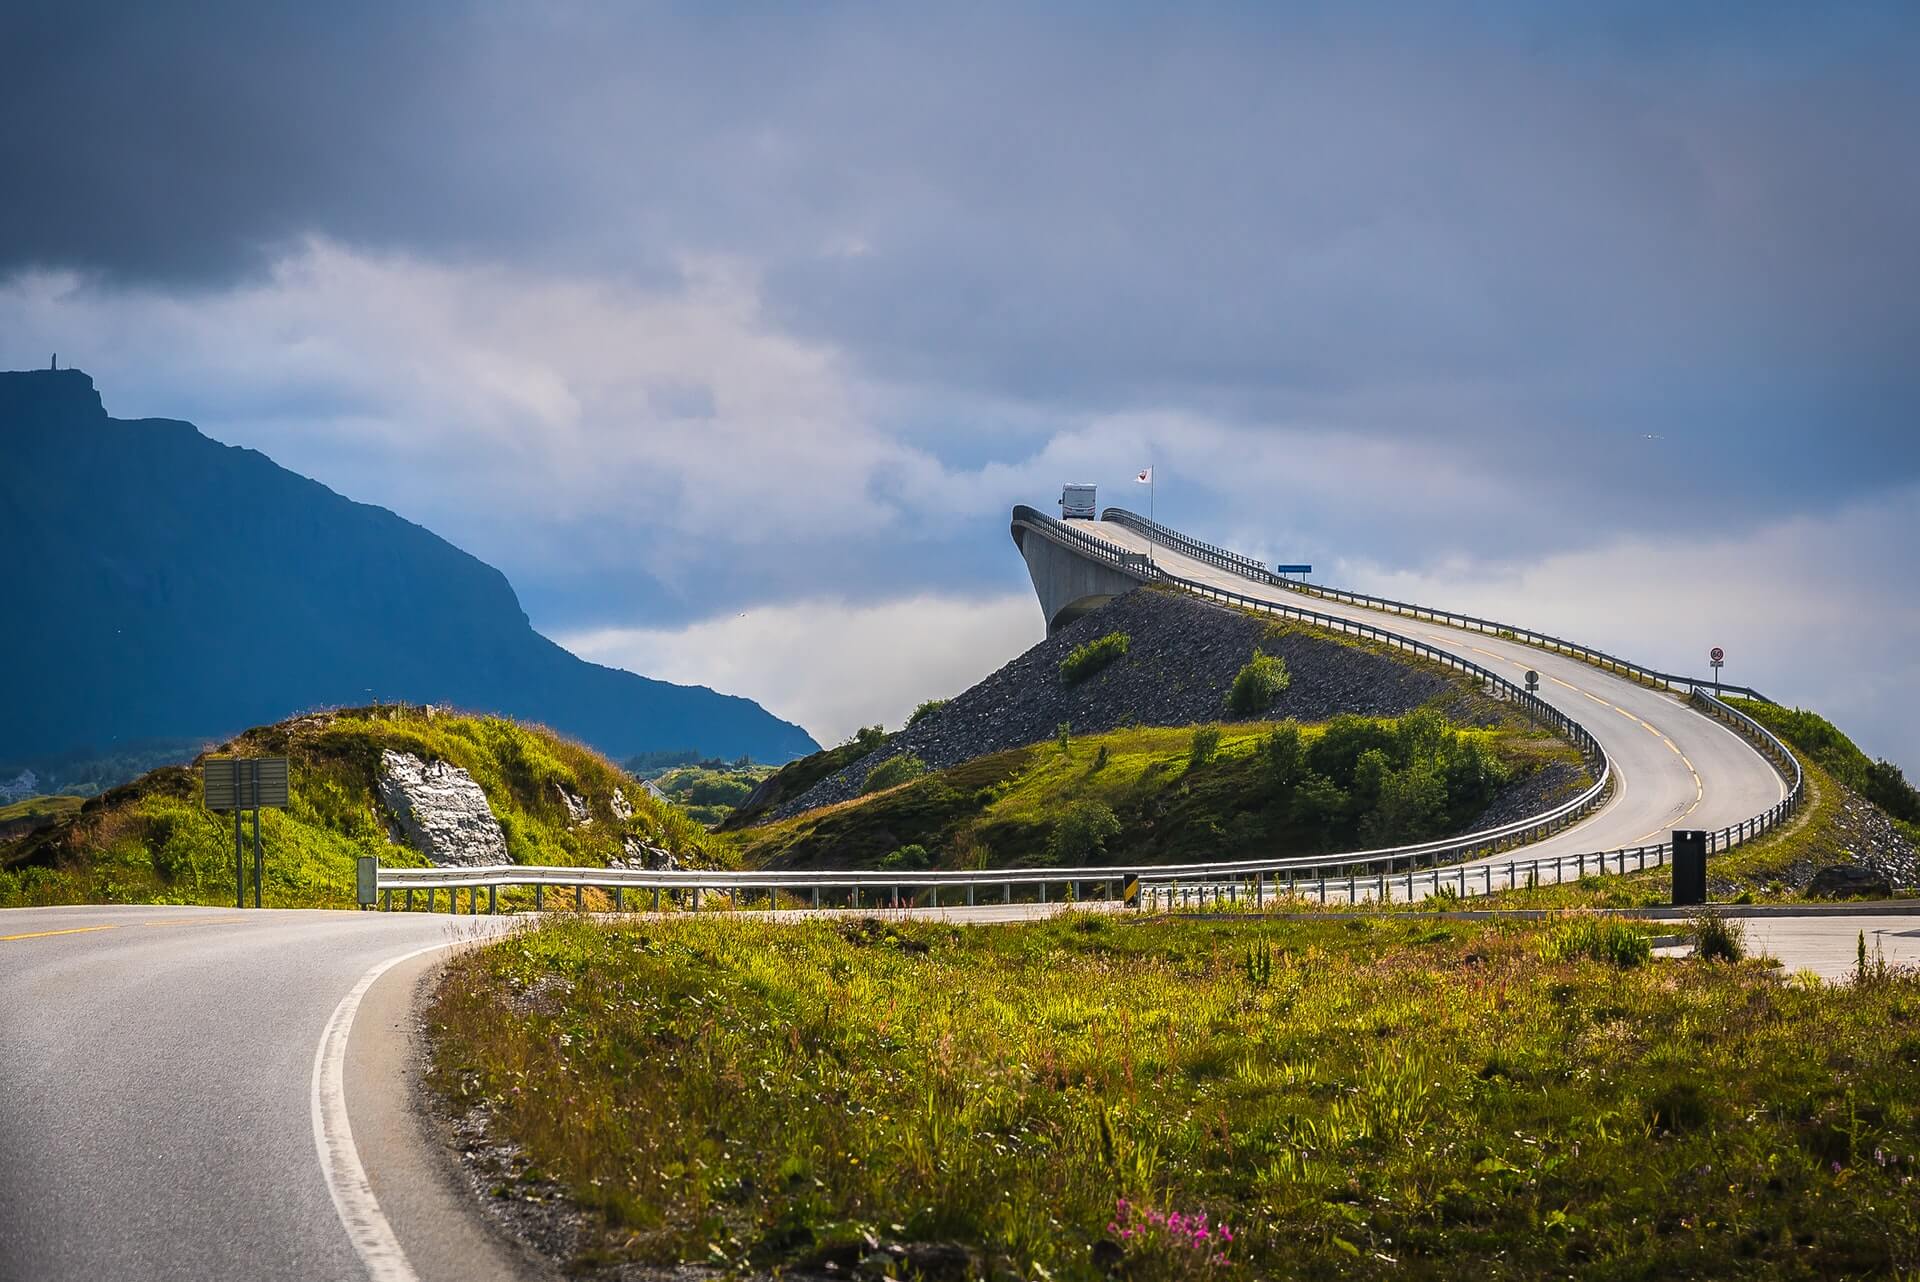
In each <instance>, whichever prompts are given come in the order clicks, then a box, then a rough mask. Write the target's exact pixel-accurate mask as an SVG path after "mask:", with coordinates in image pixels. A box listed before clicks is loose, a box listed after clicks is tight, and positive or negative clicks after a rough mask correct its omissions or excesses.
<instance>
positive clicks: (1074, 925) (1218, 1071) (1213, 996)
mask: <svg viewBox="0 0 1920 1282" xmlns="http://www.w3.org/2000/svg"><path fill="white" fill-rule="evenodd" d="M1646 929H1648V928H1646V927H1641V926H1638V925H1631V924H1627V923H1617V922H1615V923H1606V924H1589V923H1585V922H1583V921H1581V920H1579V919H1575V920H1573V921H1547V922H1537V923H1531V924H1522V923H1466V922H1446V923H1434V922H1431V921H1427V922H1419V921H1410V920H1407V919H1404V918H1398V917H1392V916H1374V917H1368V918H1358V919H1351V920H1345V921H1338V922H1335V921H1324V922H1286V923H1274V922H1260V921H1250V922H1236V923H1219V922H1193V921H1187V922H1181V921H1173V920H1169V919H1166V918H1151V919H1137V918H1127V917H1109V916H1104V915H1072V914H1070V915H1068V916H1066V917H1063V918H1059V919H1056V920H1053V921H1050V922H1045V923H1031V924H1022V925H1017V926H1002V927H971V928H960V927H953V926H947V925H936V924H929V923H920V924H916V923H908V922H899V921H888V922H882V921H878V920H873V919H866V920H861V919H855V918H847V919H841V920H836V921H812V922H799V923H780V924H770V923H764V922H756V921H746V920H740V919H737V918H736V919H731V920H724V921H722V920H712V919H688V918H674V919H671V920H667V921H658V922H627V923H619V924H596V923H593V922H588V921H577V920H572V921H564V922H554V923H551V924H546V925H543V926H541V927H539V928H538V929H533V930H529V931H526V932H523V933H521V934H519V935H517V936H515V937H513V938H510V939H508V940H506V941H503V942H501V943H497V944H493V945H489V946H487V947H485V948H481V949H476V950H474V951H471V952H467V953H464V954H462V955H460V956H459V957H457V958H456V959H455V960H454V961H453V962H452V963H451V965H450V968H449V971H448V974H447V977H446V980H445V981H444V982H443V983H442V985H441V986H440V988H439V990H438V996H437V998H436V1000H435V1002H434V1004H433V1006H432V1009H431V1015H430V1027H431V1032H432V1038H433V1045H434V1050H433V1069H432V1081H433V1083H434V1085H435V1086H436V1087H437V1089H438V1090H439V1091H440V1092H442V1093H443V1095H444V1097H445V1098H446V1099H447V1100H448V1101H449V1103H450V1104H451V1105H452V1106H453V1107H454V1108H455V1109H456V1110H466V1109H474V1110H477V1113H476V1114H475V1115H476V1116H480V1117H484V1118H485V1119H486V1124H487V1126H488V1129H489V1133H490V1134H491V1136H492V1138H493V1139H494V1140H496V1141H499V1142H501V1143H502V1144H503V1145H504V1146H505V1147H504V1148H491V1147H490V1148H489V1149H488V1151H489V1152H491V1153H494V1154H496V1155H497V1154H499V1153H502V1152H507V1153H510V1154H513V1155H514V1156H512V1157H510V1158H508V1159H506V1160H504V1161H501V1162H500V1164H499V1165H497V1166H496V1167H495V1168H493V1169H492V1170H490V1171H488V1172H486V1173H485V1174H484V1179H485V1180H486V1181H487V1182H488V1183H489V1184H490V1186H491V1188H492V1192H493V1196H494V1197H495V1198H497V1199H500V1200H503V1201H523V1202H525V1203H526V1205H527V1206H528V1208H529V1212H530V1213H533V1214H538V1213H539V1209H540V1206H541V1205H549V1206H550V1205H551V1204H552V1201H553V1199H554V1198H555V1196H556V1194H558V1195H560V1197H561V1198H562V1200H563V1202H566V1203H571V1204H572V1205H574V1206H577V1207H579V1208H580V1209H581V1211H582V1212H583V1215H584V1220H583V1222H582V1223H583V1227H582V1229H581V1236H580V1237H579V1238H578V1240H577V1241H576V1243H575V1246H574V1247H573V1249H572V1257H571V1258H570V1259H569V1260H567V1261H564V1263H566V1264H568V1265H570V1266H572V1267H575V1268H579V1269H583V1270H592V1269H594V1268H599V1267H606V1266H612V1265H617V1264H621V1263H625V1262H628V1261H635V1262H640V1263H642V1264H647V1265H656V1266H667V1265H672V1264H675V1263H677V1262H682V1261H687V1262H693V1263H696V1264H701V1265H706V1266H710V1267H717V1268H720V1269H728V1270H731V1269H737V1270H740V1271H743V1272H745V1271H750V1270H751V1271H757V1272H765V1271H771V1270H786V1271H795V1272H798V1271H810V1272H815V1273H820V1272H834V1273H838V1274H840V1275H842V1276H853V1275H856V1274H869V1273H870V1274H874V1275H877V1274H879V1273H881V1272H885V1273H887V1274H888V1275H890V1276H905V1275H908V1274H910V1273H912V1272H913V1271H915V1269H916V1268H931V1267H932V1266H933V1265H935V1264H937V1265H938V1266H939V1267H940V1268H941V1270H942V1271H943V1272H942V1276H949V1277H959V1276H966V1275H967V1274H969V1273H971V1274H973V1275H977V1276H993V1277H1002V1278H1052V1279H1056V1280H1057V1282H1069V1280H1071V1279H1085V1280H1088V1282H1091V1280H1092V1279H1098V1278H1104V1277H1127V1278H1134V1279H1162V1278H1167V1279H1174V1278H1179V1279H1185V1278H1254V1277H1323V1276H1344V1277H1382V1278H1386V1277H1416V1278H1420V1277H1448V1278H1458V1277H1494V1278H1533V1277H1543V1276H1566V1275H1579V1276H1588V1277H1619V1278H1627V1277H1632V1278H1642V1277H1675V1276H1685V1277H1714V1278H1719V1277H1839V1276H1894V1275H1911V1273H1912V1271H1913V1270H1915V1269H1916V1268H1920V1196H1916V1187H1917V1186H1916V1185H1915V1183H1914V1179H1915V1176H1916V1174H1920V1113H1916V1105H1915V1100H1916V1099H1920V981H1916V980H1915V978H1914V977H1913V976H1912V975H1903V974H1900V973H1895V972H1890V971H1888V970H1886V969H1885V968H1884V967H1882V968H1878V969H1870V967H1869V965H1868V964H1867V963H1863V965H1862V968H1861V969H1862V981H1861V982H1858V983H1856V984H1853V985H1848V986H1841V987H1821V986H1819V985H1815V984H1807V983H1802V982H1800V981H1799V980H1796V979H1783V978H1781V977H1780V976H1779V974H1778V972H1777V971H1776V970H1773V969H1770V968H1766V967H1763V966H1759V965H1754V964H1751V963H1734V964H1728V963H1726V962H1718V961H1707V960H1692V959H1689V960H1659V959H1652V958H1650V957H1649V956H1648V954H1647V949H1646V947H1645V936H1644V934H1643V933H1642V932H1643V931H1644V930H1646ZM562 1084H564V1085H562ZM485 1160H497V1159H485ZM916 1262H919V1263H916ZM828 1265H831V1266H833V1267H832V1268H831V1269H828V1267H827V1266H828Z"/></svg>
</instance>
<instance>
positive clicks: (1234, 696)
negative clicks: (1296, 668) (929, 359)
mask: <svg viewBox="0 0 1920 1282" xmlns="http://www.w3.org/2000/svg"><path fill="white" fill-rule="evenodd" d="M1291 684H1293V677H1292V676H1291V675H1290V674H1289V673H1288V672H1287V664H1286V660H1284V659H1282V658H1280V657H1279V656H1277V655H1271V654H1260V653H1257V652H1256V653H1255V654H1254V656H1253V657H1252V658H1251V659H1248V660H1247V662H1246V666H1245V667H1243V668H1241V669H1240V671H1239V672H1237V673H1235V674H1234V678H1233V688H1232V689H1230V690H1228V691H1227V710H1228V711H1230V712H1234V713H1237V714H1239V715H1240V716H1243V717H1250V716H1253V715H1254V714H1255V713H1258V712H1264V711H1266V709H1267V706H1268V705H1269V704H1271V703H1272V702H1273V701H1274V700H1275V699H1277V698H1279V697H1280V692H1281V691H1282V690H1285V689H1286V688H1287V687H1288V686H1289V685H1291Z"/></svg>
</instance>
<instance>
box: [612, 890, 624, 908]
mask: <svg viewBox="0 0 1920 1282" xmlns="http://www.w3.org/2000/svg"><path fill="white" fill-rule="evenodd" d="M626 910H627V888H626V887H625V886H615V887H614V888H613V911H615V912H617V913H623V912H625V911H626Z"/></svg>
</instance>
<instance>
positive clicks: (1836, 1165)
mask: <svg viewBox="0 0 1920 1282" xmlns="http://www.w3.org/2000/svg"><path fill="white" fill-rule="evenodd" d="M1833 1173H1834V1174H1835V1175H1838V1174H1840V1163H1838V1162H1835V1163H1834V1164H1833Z"/></svg>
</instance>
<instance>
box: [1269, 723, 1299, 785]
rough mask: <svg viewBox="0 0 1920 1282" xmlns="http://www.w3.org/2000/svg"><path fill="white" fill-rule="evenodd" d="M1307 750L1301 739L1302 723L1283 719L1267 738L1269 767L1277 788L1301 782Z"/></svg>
mask: <svg viewBox="0 0 1920 1282" xmlns="http://www.w3.org/2000/svg"><path fill="white" fill-rule="evenodd" d="M1306 759H1307V750H1306V747H1305V745H1304V744H1303V743H1302V742H1301V739H1300V724H1299V723H1298V722H1296V721H1283V722H1281V723H1280V727H1279V728H1278V729H1276V730H1275V731H1274V732H1273V734H1272V736H1271V737H1270V738H1268V740H1267V769H1268V771H1269V772H1270V773H1271V774H1272V776H1273V783H1274V786H1275V787H1277V788H1291V787H1293V785H1294V784H1295V783H1297V782H1299V779H1300V774H1301V771H1302V770H1303V769H1304V768H1305V765H1306Z"/></svg>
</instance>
